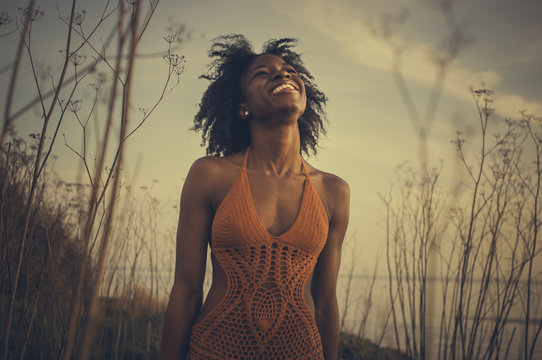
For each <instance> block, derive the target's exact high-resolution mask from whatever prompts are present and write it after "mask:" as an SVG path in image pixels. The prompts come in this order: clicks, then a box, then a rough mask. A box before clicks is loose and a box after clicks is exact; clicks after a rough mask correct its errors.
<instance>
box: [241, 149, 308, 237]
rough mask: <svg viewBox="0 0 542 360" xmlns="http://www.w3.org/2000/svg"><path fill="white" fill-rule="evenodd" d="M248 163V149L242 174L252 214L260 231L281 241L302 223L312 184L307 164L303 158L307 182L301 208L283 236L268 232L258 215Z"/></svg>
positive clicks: (305, 182)
mask: <svg viewBox="0 0 542 360" xmlns="http://www.w3.org/2000/svg"><path fill="white" fill-rule="evenodd" d="M247 163H248V149H247V151H246V153H245V158H244V160H243V168H242V170H241V173H242V176H244V178H245V182H246V189H247V190H246V193H247V198H248V202H249V207H250V209H251V210H252V214H253V216H254V218H255V220H256V223H257V224H258V226H259V227H260V229H261V230H262V231H263V232H264V233H265V234H266V235H267V236H268V237H270V238H272V239H280V238H283V237H285V236H286V235H287V234H289V233H290V232H291V231H292V230H293V229H294V228H295V227H296V226H297V224H298V222H299V221H300V219H301V215H302V211H303V210H304V208H305V197H306V196H305V195H306V193H307V190H308V185H309V182H310V177H309V174H308V172H307V169H306V168H305V163H304V160H303V158H301V164H302V166H303V172H304V174H305V180H304V182H303V193H302V194H301V202H300V204H299V208H298V210H297V215H296V217H295V220H294V222H293V224H292V225H290V227H289V228H288V229H286V230H285V231H284V232H282V233H281V234H279V235H273V234H271V233H270V232H269V230H267V228H266V227H265V226H264V224H263V223H262V221H261V220H260V216H259V215H258V211H256V205H255V204H254V197H253V196H252V190H251V189H250V181H249V179H248V171H247Z"/></svg>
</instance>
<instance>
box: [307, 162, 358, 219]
mask: <svg viewBox="0 0 542 360" xmlns="http://www.w3.org/2000/svg"><path fill="white" fill-rule="evenodd" d="M308 171H309V173H310V176H311V179H312V182H313V183H314V185H315V187H316V190H317V191H318V194H319V195H320V199H321V200H322V203H323V204H324V207H325V208H326V210H327V212H328V216H329V218H330V219H333V218H334V215H337V214H338V213H341V212H344V210H346V211H347V208H348V207H349V204H350V186H349V185H348V183H347V182H346V181H345V180H344V179H343V178H341V177H340V176H337V175H335V174H332V173H329V172H325V171H322V170H319V169H317V168H315V167H313V166H312V165H309V166H308Z"/></svg>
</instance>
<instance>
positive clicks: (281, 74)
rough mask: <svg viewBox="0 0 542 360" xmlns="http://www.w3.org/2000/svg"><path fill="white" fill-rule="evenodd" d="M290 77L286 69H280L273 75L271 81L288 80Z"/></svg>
mask: <svg viewBox="0 0 542 360" xmlns="http://www.w3.org/2000/svg"><path fill="white" fill-rule="evenodd" d="M291 77H292V75H291V74H290V73H289V72H288V71H286V69H280V70H277V71H276V72H275V74H273V80H280V79H290V78H291Z"/></svg>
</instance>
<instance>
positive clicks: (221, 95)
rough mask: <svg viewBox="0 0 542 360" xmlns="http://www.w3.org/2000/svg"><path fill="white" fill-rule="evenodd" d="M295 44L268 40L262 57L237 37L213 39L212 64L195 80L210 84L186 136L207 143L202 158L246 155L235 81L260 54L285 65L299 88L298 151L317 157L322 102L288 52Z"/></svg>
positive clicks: (308, 76)
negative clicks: (303, 98) (198, 134)
mask: <svg viewBox="0 0 542 360" xmlns="http://www.w3.org/2000/svg"><path fill="white" fill-rule="evenodd" d="M296 41H297V40H296V39H292V38H283V39H279V40H274V39H273V40H269V41H267V42H266V43H265V44H264V46H263V51H262V53H260V54H256V53H255V52H254V51H253V50H252V45H251V44H250V42H249V41H248V40H247V39H246V38H245V37H244V36H243V35H225V36H220V37H218V38H215V39H214V40H213V45H212V46H211V48H210V50H209V57H210V58H211V59H212V61H211V63H210V64H209V70H208V72H207V74H205V75H201V76H200V78H203V79H207V80H209V81H210V82H211V84H210V85H209V87H208V88H207V90H206V91H205V93H204V94H203V96H202V98H201V101H200V103H199V111H198V113H197V114H196V116H195V118H194V127H193V128H192V130H196V131H199V130H201V131H202V143H201V146H205V144H206V143H207V155H214V156H224V155H229V154H233V153H235V152H238V151H241V150H243V149H246V148H247V147H248V146H249V145H250V132H249V127H248V122H247V121H246V120H243V119H241V117H240V114H239V105H240V104H241V103H242V102H243V101H244V96H243V94H242V91H241V77H242V76H243V74H244V72H245V70H246V69H247V68H248V67H249V66H250V64H251V63H252V61H253V60H254V59H255V58H256V57H258V56H260V55H265V54H272V55H277V56H280V57H281V58H282V59H283V60H284V61H285V62H286V63H288V64H289V65H291V66H292V67H293V68H294V69H295V70H296V71H297V73H298V74H299V76H300V78H301V79H302V80H303V82H304V83H305V90H306V94H307V105H306V108H305V112H304V113H303V115H302V116H301V117H300V118H299V119H298V121H297V123H298V126H299V135H300V139H301V144H300V145H301V151H302V152H304V153H305V154H307V155H310V154H309V151H310V152H312V153H313V154H316V153H317V147H318V138H319V137H320V134H324V135H325V133H326V130H325V128H324V122H325V121H326V114H325V111H324V106H325V104H326V101H327V97H326V96H325V94H324V93H323V92H321V91H320V90H319V89H318V87H317V86H316V84H314V82H313V79H314V78H313V76H312V75H311V74H310V72H309V71H308V70H307V69H306V68H305V66H304V65H303V62H302V60H301V56H300V55H299V54H298V53H296V52H295V51H293V50H292V47H293V46H294V44H295V43H296Z"/></svg>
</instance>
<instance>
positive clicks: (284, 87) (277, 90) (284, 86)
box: [271, 84, 295, 94]
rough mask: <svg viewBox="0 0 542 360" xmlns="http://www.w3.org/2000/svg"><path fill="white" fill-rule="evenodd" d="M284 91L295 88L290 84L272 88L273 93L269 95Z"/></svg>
mask: <svg viewBox="0 0 542 360" xmlns="http://www.w3.org/2000/svg"><path fill="white" fill-rule="evenodd" d="M284 89H292V90H295V87H293V86H292V85H291V84H282V85H279V86H277V87H276V88H274V89H273V91H271V94H275V93H278V92H279V91H281V90H284Z"/></svg>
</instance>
